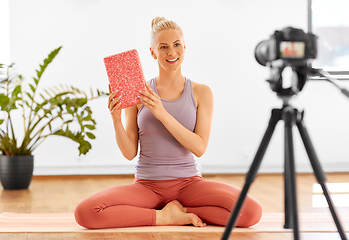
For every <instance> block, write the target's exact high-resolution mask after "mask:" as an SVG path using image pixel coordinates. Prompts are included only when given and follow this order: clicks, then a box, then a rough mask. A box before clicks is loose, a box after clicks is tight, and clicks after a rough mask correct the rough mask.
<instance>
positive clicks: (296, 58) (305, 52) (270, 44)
mask: <svg viewBox="0 0 349 240" xmlns="http://www.w3.org/2000/svg"><path fill="white" fill-rule="evenodd" d="M316 55H317V37H316V35H314V34H312V33H305V32H304V31H303V30H302V29H298V28H293V27H287V28H284V29H282V30H281V31H275V32H274V34H273V35H271V37H270V39H268V40H264V41H262V42H260V43H259V44H258V45H257V47H256V49H255V58H256V60H257V62H258V63H259V64H261V65H263V66H266V65H267V63H268V62H272V61H274V60H277V59H282V60H283V62H284V63H285V65H289V66H300V65H304V64H306V62H307V60H308V59H315V58H316Z"/></svg>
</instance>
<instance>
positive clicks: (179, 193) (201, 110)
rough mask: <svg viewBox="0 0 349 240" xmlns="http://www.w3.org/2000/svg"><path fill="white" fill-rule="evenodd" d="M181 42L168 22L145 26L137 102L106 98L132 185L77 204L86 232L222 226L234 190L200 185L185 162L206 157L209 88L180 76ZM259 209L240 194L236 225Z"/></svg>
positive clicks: (249, 221) (250, 221) (251, 219)
mask: <svg viewBox="0 0 349 240" xmlns="http://www.w3.org/2000/svg"><path fill="white" fill-rule="evenodd" d="M185 49H186V47H185V42H184V38H183V33H182V30H181V28H180V27H179V26H178V25H177V24H176V23H175V22H173V21H170V20H167V19H165V18H160V17H156V18H154V19H153V21H152V32H151V46H150V52H151V55H152V57H153V58H154V59H155V60H157V62H158V66H159V75H158V76H157V77H156V78H154V79H152V80H151V81H150V82H149V83H148V84H147V90H148V91H147V92H145V91H144V92H140V94H139V98H140V100H141V101H142V104H140V105H138V106H133V107H129V108H127V109H125V116H126V124H125V127H124V126H123V124H122V122H121V110H120V109H118V106H119V104H120V101H122V99H121V97H119V96H118V94H117V92H113V93H111V94H110V96H109V102H108V107H109V110H110V112H111V116H112V119H113V123H114V129H115V137H116V141H117V144H118V146H119V148H120V150H121V152H122V154H123V155H124V156H125V157H126V158H127V159H128V160H132V159H134V158H135V157H136V155H137V153H138V142H139V143H140V154H139V160H138V164H137V167H136V174H135V182H134V183H133V184H131V185H125V186H117V187H113V188H110V189H106V190H104V191H101V192H99V193H96V194H94V195H92V196H91V197H89V198H87V199H85V200H84V201H82V202H81V203H79V205H78V206H77V207H76V209H75V218H76V221H77V223H79V224H80V225H81V226H84V227H86V228H115V227H133V226H147V225H187V224H192V225H194V226H196V227H204V226H206V225H207V224H213V225H225V224H226V222H227V221H228V219H229V216H230V213H231V211H232V209H233V207H234V203H235V202H236V201H237V199H238V197H239V194H240V189H238V188H236V187H234V186H231V185H228V184H225V183H221V182H215V181H208V180H204V179H203V178H202V177H201V176H200V173H199V171H198V169H197V165H196V161H195V158H194V156H193V154H194V155H196V156H197V157H200V156H202V155H203V154H204V152H205V151H206V148H207V145H208V141H209V136H210V130H211V121H212V114H213V95H212V91H211V89H210V88H209V87H208V86H206V85H203V84H199V83H195V82H192V81H191V80H189V79H188V78H185V77H184V76H183V75H182V72H181V65H182V62H183V59H184V53H185ZM261 214H262V209H261V206H260V204H259V203H258V202H257V201H256V200H255V199H253V198H252V197H251V196H247V197H246V200H245V204H244V207H243V208H242V209H241V215H240V217H239V218H238V220H237V226H240V227H249V226H252V225H254V224H256V223H257V222H258V221H259V220H260V218H261Z"/></svg>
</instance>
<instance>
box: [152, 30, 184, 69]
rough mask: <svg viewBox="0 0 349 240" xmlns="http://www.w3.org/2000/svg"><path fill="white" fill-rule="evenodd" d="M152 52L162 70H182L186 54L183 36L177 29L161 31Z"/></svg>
mask: <svg viewBox="0 0 349 240" xmlns="http://www.w3.org/2000/svg"><path fill="white" fill-rule="evenodd" d="M150 52H151V55H152V56H153V58H154V59H157V61H158V64H159V67H160V68H161V69H163V70H169V71H174V70H178V69H180V67H181V65H182V62H183V60H184V53H185V44H184V39H183V36H182V34H181V33H180V32H179V31H178V30H176V29H168V30H163V31H160V32H159V33H158V34H157V36H156V39H155V42H154V45H153V46H152V47H151V48H150Z"/></svg>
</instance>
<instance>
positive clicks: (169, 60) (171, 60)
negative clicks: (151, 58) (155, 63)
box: [166, 58, 178, 62]
mask: <svg viewBox="0 0 349 240" xmlns="http://www.w3.org/2000/svg"><path fill="white" fill-rule="evenodd" d="M177 60H178V58H175V59H168V60H166V61H167V62H175V61H177Z"/></svg>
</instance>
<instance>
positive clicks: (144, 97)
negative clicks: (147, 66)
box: [139, 84, 167, 121]
mask: <svg viewBox="0 0 349 240" xmlns="http://www.w3.org/2000/svg"><path fill="white" fill-rule="evenodd" d="M146 87H147V89H148V92H145V91H141V92H140V94H139V98H140V100H141V101H142V103H143V104H144V106H146V107H147V108H149V110H150V111H151V112H152V113H153V115H154V116H155V117H156V118H157V119H158V120H160V121H161V117H163V116H164V115H165V113H167V111H166V109H165V108H164V106H163V105H162V102H161V98H160V97H159V96H158V95H157V94H156V93H155V92H154V90H153V89H151V87H150V86H149V85H148V84H146Z"/></svg>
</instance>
